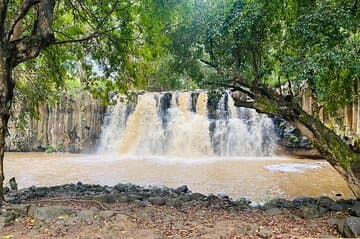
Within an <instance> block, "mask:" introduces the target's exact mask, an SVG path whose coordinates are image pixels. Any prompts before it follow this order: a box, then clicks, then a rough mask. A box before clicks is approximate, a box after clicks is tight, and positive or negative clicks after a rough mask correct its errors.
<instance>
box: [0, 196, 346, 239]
mask: <svg viewBox="0 0 360 239" xmlns="http://www.w3.org/2000/svg"><path fill="white" fill-rule="evenodd" d="M31 204H32V205H36V207H43V206H53V205H56V206H60V207H67V208H71V209H72V213H71V214H69V215H64V216H61V217H57V218H55V219H52V220H39V219H35V218H33V217H29V216H28V215H23V216H21V217H19V218H17V219H16V221H15V222H14V223H13V224H12V225H10V226H6V227H4V228H3V229H0V230H1V231H0V238H3V239H8V238H128V239H130V238H134V239H135V238H139V239H150V238H221V239H225V238H231V239H235V238H319V237H324V238H334V237H340V235H339V234H338V232H337V230H336V228H335V227H334V226H332V225H331V224H330V222H329V220H330V219H333V218H337V217H339V218H341V217H344V214H343V213H335V212H329V213H327V214H325V215H323V216H322V217H321V218H316V219H311V220H304V219H301V218H299V217H297V216H295V215H294V214H293V213H291V212H290V211H287V210H283V211H282V213H281V214H279V215H274V216H270V215H267V214H266V213H265V212H264V211H261V210H256V209H251V210H249V209H246V210H245V211H244V210H228V209H217V208H214V207H206V206H204V205H189V207H182V208H175V207H170V206H154V205H149V204H142V203H138V202H132V203H112V204H104V203H99V202H95V201H86V200H37V201H33V202H31ZM86 215H89V216H86Z"/></svg>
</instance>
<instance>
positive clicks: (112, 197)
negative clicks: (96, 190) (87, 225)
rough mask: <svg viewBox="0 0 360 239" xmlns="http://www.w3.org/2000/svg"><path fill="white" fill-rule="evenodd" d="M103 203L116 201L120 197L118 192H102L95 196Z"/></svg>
mask: <svg viewBox="0 0 360 239" xmlns="http://www.w3.org/2000/svg"><path fill="white" fill-rule="evenodd" d="M94 199H95V200H97V201H99V202H102V203H115V202H116V201H117V199H118V195H117V194H100V195H98V196H96V197H95V198H94Z"/></svg>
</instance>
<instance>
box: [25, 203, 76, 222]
mask: <svg viewBox="0 0 360 239" xmlns="http://www.w3.org/2000/svg"><path fill="white" fill-rule="evenodd" d="M69 214H71V209H70V208H68V207H61V206H46V207H36V206H33V205H32V206H30V207H29V210H28V216H30V217H33V218H35V219H38V220H53V219H56V218H59V217H62V216H68V215H69Z"/></svg>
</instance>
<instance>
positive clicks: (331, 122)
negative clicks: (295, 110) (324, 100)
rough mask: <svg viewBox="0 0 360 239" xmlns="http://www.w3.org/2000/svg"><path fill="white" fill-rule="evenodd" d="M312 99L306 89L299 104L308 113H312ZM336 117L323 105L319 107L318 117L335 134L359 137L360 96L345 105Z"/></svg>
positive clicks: (354, 139)
mask: <svg viewBox="0 0 360 239" xmlns="http://www.w3.org/2000/svg"><path fill="white" fill-rule="evenodd" d="M313 103H314V99H313V98H312V97H311V94H310V93H309V92H308V91H305V92H304V93H303V95H302V99H301V106H302V108H303V109H304V110H305V111H306V112H307V113H309V114H312V113H313ZM337 115H338V117H337V118H334V117H331V116H330V112H328V111H327V110H326V109H324V108H323V107H321V108H320V112H319V117H320V120H321V121H322V122H324V123H325V124H326V125H327V126H328V127H330V128H333V129H334V130H335V131H336V133H337V134H339V135H341V136H347V137H349V138H350V139H352V140H353V141H358V140H359V139H360V97H358V98H357V99H356V100H355V101H353V102H352V103H351V104H349V105H347V106H345V107H344V108H343V109H341V110H339V111H338V113H337Z"/></svg>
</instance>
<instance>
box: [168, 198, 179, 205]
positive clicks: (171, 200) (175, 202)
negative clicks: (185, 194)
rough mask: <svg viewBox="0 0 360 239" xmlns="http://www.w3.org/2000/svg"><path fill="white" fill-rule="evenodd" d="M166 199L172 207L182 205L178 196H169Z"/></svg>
mask: <svg viewBox="0 0 360 239" xmlns="http://www.w3.org/2000/svg"><path fill="white" fill-rule="evenodd" d="M165 201H166V205H168V206H171V207H180V206H181V204H182V203H181V200H180V199H178V198H167V199H166V200H165Z"/></svg>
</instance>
